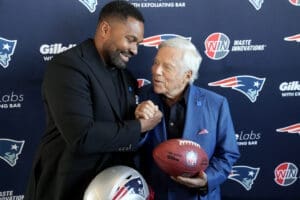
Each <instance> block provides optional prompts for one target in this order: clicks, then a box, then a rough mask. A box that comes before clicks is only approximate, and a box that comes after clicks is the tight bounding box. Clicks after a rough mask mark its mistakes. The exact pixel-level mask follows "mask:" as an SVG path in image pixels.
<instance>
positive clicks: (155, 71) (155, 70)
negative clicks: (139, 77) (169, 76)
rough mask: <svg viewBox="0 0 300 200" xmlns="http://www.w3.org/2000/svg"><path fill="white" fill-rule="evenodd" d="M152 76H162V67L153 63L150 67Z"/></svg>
mask: <svg viewBox="0 0 300 200" xmlns="http://www.w3.org/2000/svg"><path fill="white" fill-rule="evenodd" d="M152 74H155V75H161V74H162V66H161V65H160V64H156V63H154V64H153V66H152Z"/></svg>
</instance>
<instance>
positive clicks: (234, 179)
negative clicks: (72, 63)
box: [0, 0, 300, 200]
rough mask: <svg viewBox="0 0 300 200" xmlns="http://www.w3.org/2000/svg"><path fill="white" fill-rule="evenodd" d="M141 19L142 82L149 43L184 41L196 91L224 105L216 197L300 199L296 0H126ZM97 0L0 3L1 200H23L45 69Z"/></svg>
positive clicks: (152, 48) (86, 30) (138, 69)
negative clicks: (224, 166)
mask: <svg viewBox="0 0 300 200" xmlns="http://www.w3.org/2000/svg"><path fill="white" fill-rule="evenodd" d="M128 1H129V2H130V3H132V4H133V5H134V6H136V7H138V8H139V9H140V10H141V11H142V12H143V14H144V16H145V19H146V26H145V40H144V41H143V43H142V44H141V45H140V47H139V55H138V56H137V57H135V58H134V59H132V61H131V62H130V63H129V69H130V70H131V71H132V72H133V73H134V75H135V76H136V78H137V79H140V81H141V82H144V83H147V80H150V68H151V64H152V60H153V57H154V55H155V53H156V51H157V48H156V47H157V45H158V44H159V43H160V42H161V41H163V40H165V39H167V38H172V37H184V38H186V39H188V40H191V41H192V42H193V43H194V44H195V45H196V47H197V48H198V49H199V52H200V53H201V55H202V57H203V62H202V64H201V68H200V72H199V79H198V80H197V81H196V84H197V85H200V86H201V87H204V88H206V89H209V90H213V91H215V92H217V93H219V94H221V95H224V96H226V97H227V98H228V100H229V104H230V108H231V113H232V118H233V120H234V124H235V129H236V139H237V142H238V144H239V147H240V151H241V155H242V156H241V158H240V160H239V161H238V162H237V163H236V165H235V166H234V167H233V170H232V173H231V174H230V176H229V179H228V180H227V181H226V182H225V183H224V184H223V185H222V194H223V199H239V200H243V199H245V200H246V199H257V200H259V199H287V200H295V199H300V192H299V189H300V187H299V186H300V181H299V172H298V169H299V167H300V159H299V155H298V154H297V153H299V152H300V145H299V144H300V117H299V116H300V106H299V105H300V101H299V100H300V43H299V42H300V23H299V21H298V20H299V19H300V0H269V1H268V0H266V1H264V0H243V1H241V0H226V1H224V0H223V1H221V0H128ZM107 2H108V1H105V0H98V1H97V0H68V1H61V0H51V1H48V0H27V1H15V0H10V1H8V0H0V27H1V28H0V77H1V78H0V84H1V87H0V123H1V126H0V158H1V159H0V200H4V199H23V198H24V191H25V187H26V183H27V180H28V176H29V172H30V168H31V164H32V160H33V156H34V153H35V150H36V148H37V145H38V143H39V140H40V138H41V136H42V134H43V132H44V128H45V116H44V114H45V113H44V107H43V105H42V101H41V82H42V79H43V73H44V69H45V66H46V65H47V62H48V61H49V60H51V59H52V57H53V56H55V55H56V54H58V53H61V52H63V51H65V50H67V49H69V48H72V47H73V46H75V45H77V44H79V43H80V42H82V41H83V40H85V39H86V38H87V37H93V35H94V31H95V27H96V24H97V18H98V14H99V11H100V9H101V8H102V7H103V5H104V4H106V3H107Z"/></svg>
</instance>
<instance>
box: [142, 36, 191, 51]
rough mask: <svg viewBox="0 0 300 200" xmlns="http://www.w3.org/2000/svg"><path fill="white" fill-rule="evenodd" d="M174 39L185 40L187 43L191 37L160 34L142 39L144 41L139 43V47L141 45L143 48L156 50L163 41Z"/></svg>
mask: <svg viewBox="0 0 300 200" xmlns="http://www.w3.org/2000/svg"><path fill="white" fill-rule="evenodd" d="M176 37H177V38H182V39H186V40H189V41H190V40H191V37H183V36H181V35H176V34H161V35H155V36H151V37H147V38H144V40H143V41H142V42H141V43H140V45H143V46H145V47H155V48H158V46H159V45H160V43H162V42H163V41H165V40H168V39H172V38H176Z"/></svg>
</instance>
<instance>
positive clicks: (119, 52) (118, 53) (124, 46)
mask: <svg viewBox="0 0 300 200" xmlns="http://www.w3.org/2000/svg"><path fill="white" fill-rule="evenodd" d="M100 29H101V33H102V34H103V36H104V38H105V42H104V43H103V46H102V49H101V55H102V57H103V59H104V60H105V62H106V63H107V64H108V65H113V66H115V67H118V68H125V67H126V63H127V62H128V61H129V59H130V58H131V57H132V56H134V55H137V53H138V44H139V43H140V42H141V41H142V40H143V37H144V24H143V23H142V22H140V21H138V20H136V19H135V18H132V17H128V19H127V20H126V21H120V20H117V19H112V20H110V21H109V22H106V21H105V22H103V23H102V25H101V26H100ZM95 42H96V43H97V41H95Z"/></svg>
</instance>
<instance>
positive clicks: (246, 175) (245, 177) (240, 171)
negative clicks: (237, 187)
mask: <svg viewBox="0 0 300 200" xmlns="http://www.w3.org/2000/svg"><path fill="white" fill-rule="evenodd" d="M259 170H260V168H254V167H250V166H246V165H239V166H233V167H232V170H231V173H230V174H229V176H228V178H229V179H231V180H234V181H236V182H238V183H239V184H241V185H242V186H243V187H244V188H245V189H246V190H247V191H249V190H251V188H252V185H253V183H254V180H255V179H256V178H257V175H258V172H259Z"/></svg>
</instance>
